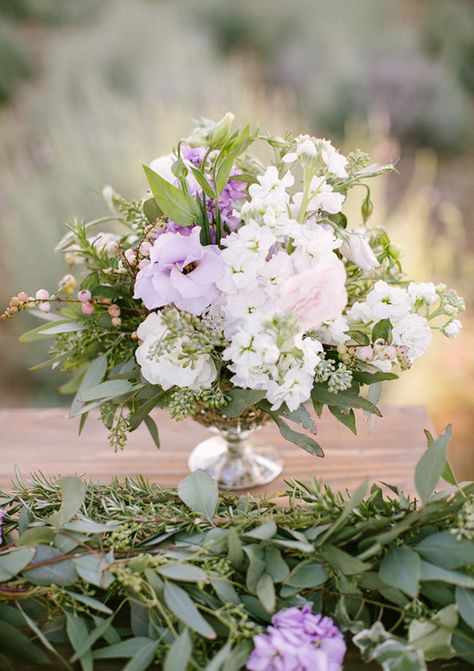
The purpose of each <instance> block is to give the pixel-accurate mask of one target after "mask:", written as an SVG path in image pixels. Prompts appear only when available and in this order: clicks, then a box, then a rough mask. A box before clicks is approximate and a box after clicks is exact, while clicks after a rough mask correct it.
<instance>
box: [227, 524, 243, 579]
mask: <svg viewBox="0 0 474 671" xmlns="http://www.w3.org/2000/svg"><path fill="white" fill-rule="evenodd" d="M227 552H228V555H229V559H230V561H231V563H232V565H233V566H234V567H235V568H237V569H238V568H240V567H241V566H242V563H243V561H244V551H243V550H242V542H241V540H240V537H239V534H238V532H237V529H235V528H234V527H230V529H229V531H228V533H227Z"/></svg>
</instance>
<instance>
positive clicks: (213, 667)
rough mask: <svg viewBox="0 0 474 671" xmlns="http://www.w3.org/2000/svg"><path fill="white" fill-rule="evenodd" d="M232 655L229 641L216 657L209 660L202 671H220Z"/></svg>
mask: <svg viewBox="0 0 474 671" xmlns="http://www.w3.org/2000/svg"><path fill="white" fill-rule="evenodd" d="M231 654H232V644H231V643H230V641H227V643H226V644H225V645H224V647H223V648H221V649H220V650H219V652H218V653H217V655H216V656H215V657H213V658H212V659H211V661H210V662H209V664H208V665H207V666H206V667H205V669H204V671H221V669H222V665H223V664H224V663H225V662H226V661H227V660H228V659H229V657H230V655H231Z"/></svg>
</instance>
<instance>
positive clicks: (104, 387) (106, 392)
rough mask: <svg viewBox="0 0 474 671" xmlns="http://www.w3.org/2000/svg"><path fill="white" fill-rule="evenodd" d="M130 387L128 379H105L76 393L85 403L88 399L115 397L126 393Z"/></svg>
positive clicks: (131, 385)
mask: <svg viewBox="0 0 474 671" xmlns="http://www.w3.org/2000/svg"><path fill="white" fill-rule="evenodd" d="M132 387H133V384H132V383H131V382H129V381H128V380H107V381H106V382H102V383H101V384H98V385H95V386H94V387H89V388H88V389H84V391H79V392H78V394H79V398H80V399H81V401H83V402H84V403H87V402H88V401H97V400H101V399H106V398H115V397H116V396H121V395H122V394H128V392H129V391H130V390H131V389H132Z"/></svg>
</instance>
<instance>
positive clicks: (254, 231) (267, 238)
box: [222, 224, 276, 263]
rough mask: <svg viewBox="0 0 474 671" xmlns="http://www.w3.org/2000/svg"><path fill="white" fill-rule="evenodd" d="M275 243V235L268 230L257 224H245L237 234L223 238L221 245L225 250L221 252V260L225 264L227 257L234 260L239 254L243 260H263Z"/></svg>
mask: <svg viewBox="0 0 474 671" xmlns="http://www.w3.org/2000/svg"><path fill="white" fill-rule="evenodd" d="M275 242H276V238H275V235H274V234H273V233H272V231H271V230H269V229H268V228H266V227H264V226H258V225H257V224H247V225H246V226H242V227H241V228H240V229H239V230H238V232H237V233H231V234H230V235H228V236H227V237H226V238H223V240H222V244H223V245H225V246H226V247H227V249H225V250H224V251H223V252H222V259H223V261H224V263H226V258H227V257H229V256H231V257H232V258H234V257H235V256H238V255H239V254H240V255H243V257H244V258H245V257H248V258H251V257H254V258H255V257H257V258H259V259H264V258H265V257H266V256H267V254H268V252H269V251H270V247H272V246H273V245H274V244H275ZM229 250H230V251H229ZM242 260H243V259H242Z"/></svg>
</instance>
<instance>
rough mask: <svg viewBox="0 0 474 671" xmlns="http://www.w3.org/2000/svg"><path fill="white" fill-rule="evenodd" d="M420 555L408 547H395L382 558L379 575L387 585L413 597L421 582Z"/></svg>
mask: <svg viewBox="0 0 474 671" xmlns="http://www.w3.org/2000/svg"><path fill="white" fill-rule="evenodd" d="M420 564H421V562H420V557H419V556H418V555H417V554H416V552H413V550H409V549H408V548H406V547H393V548H391V549H390V550H389V551H388V553H387V554H386V555H385V557H384V558H383V559H382V562H381V564H380V569H379V575H380V577H381V578H382V580H383V581H384V582H386V583H387V585H390V586H392V587H396V588H398V589H400V590H401V591H402V592H404V593H405V594H408V596H411V597H413V598H415V597H416V595H417V594H418V588H419V584H420Z"/></svg>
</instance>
